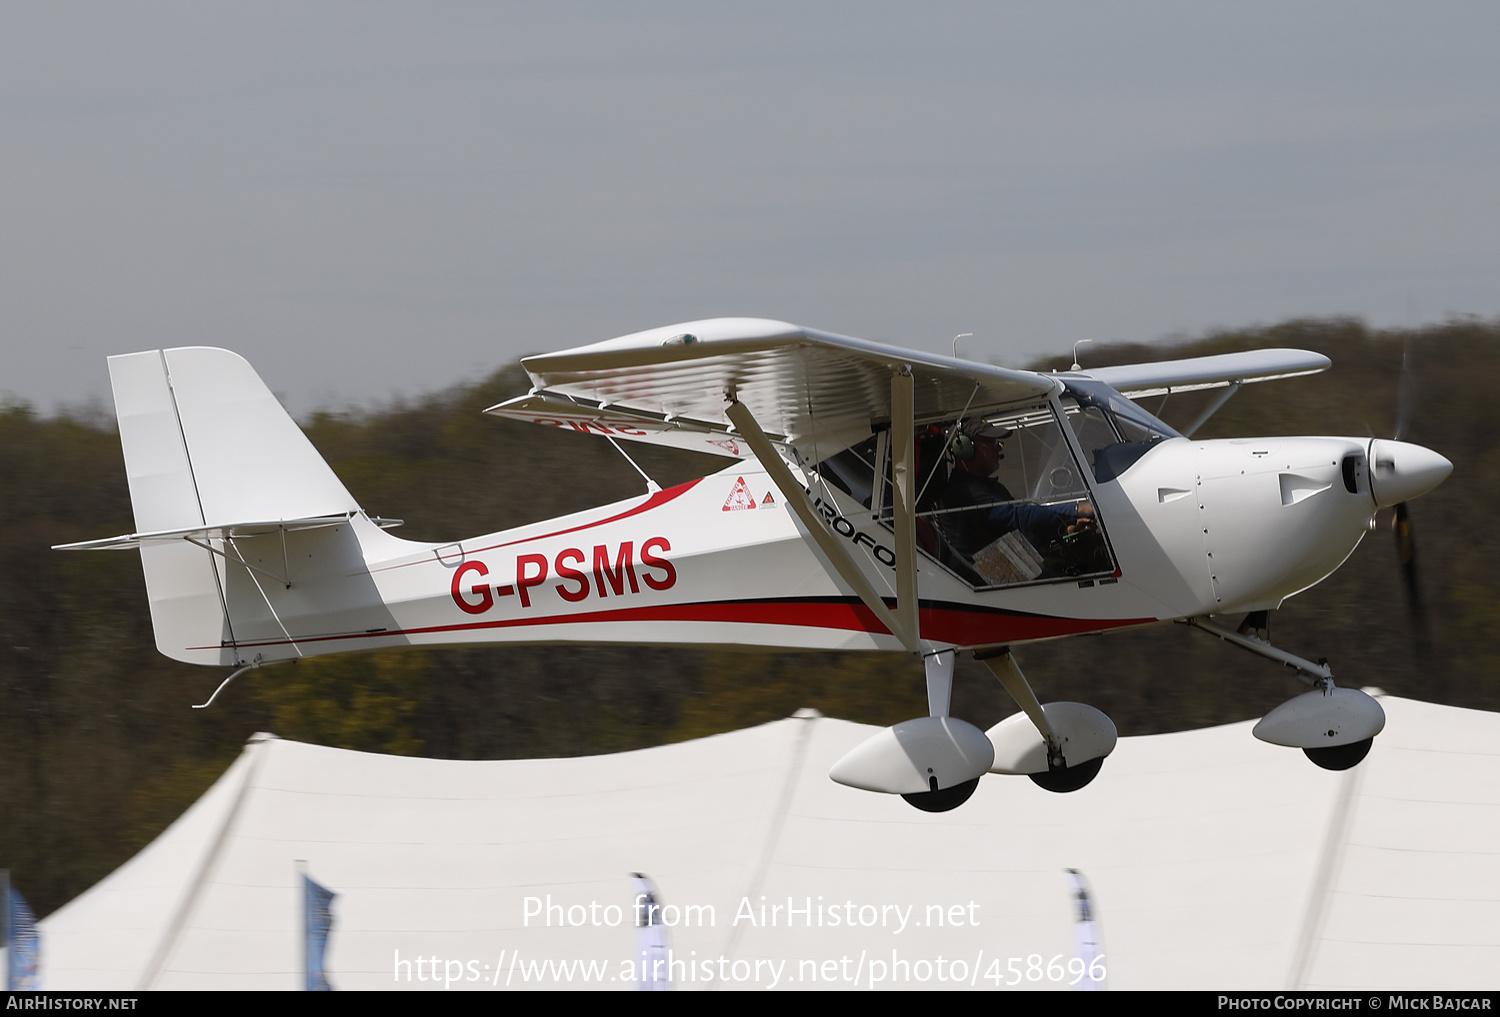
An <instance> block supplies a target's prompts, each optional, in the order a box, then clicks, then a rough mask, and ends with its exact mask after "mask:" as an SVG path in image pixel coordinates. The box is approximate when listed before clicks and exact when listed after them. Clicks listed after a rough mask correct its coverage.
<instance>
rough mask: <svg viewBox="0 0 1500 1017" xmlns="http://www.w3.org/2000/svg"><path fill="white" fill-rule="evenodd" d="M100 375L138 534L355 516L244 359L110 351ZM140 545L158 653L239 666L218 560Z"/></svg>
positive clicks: (201, 351) (174, 543)
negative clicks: (105, 377) (110, 396)
mask: <svg viewBox="0 0 1500 1017" xmlns="http://www.w3.org/2000/svg"><path fill="white" fill-rule="evenodd" d="M109 374H110V382H111V384H112V386H113V388H114V396H115V413H116V415H117V416H118V418H119V422H120V444H121V445H122V446H123V448H124V452H125V472H126V475H127V477H128V478H129V481H130V500H131V504H132V507H133V508H134V510H135V524H136V530H137V531H138V534H148V533H162V532H163V531H179V532H182V531H195V530H210V529H216V528H224V529H226V530H227V529H228V528H232V527H234V526H237V525H244V524H263V523H274V522H277V521H283V520H286V521H290V520H309V519H312V518H315V517H332V516H337V515H344V516H347V515H349V514H350V513H357V512H359V506H358V504H356V503H355V501H354V498H353V497H352V496H351V495H350V494H349V492H348V490H346V489H345V487H344V485H343V484H342V483H341V482H340V481H339V479H338V477H337V476H335V475H334V472H333V470H332V469H330V468H329V466H328V464H327V463H326V462H324V461H323V457H322V456H320V455H319V454H318V452H317V450H316V449H314V448H313V446H312V443H311V442H310V441H308V440H307V436H306V435H304V434H303V433H302V431H301V429H300V428H298V427H297V424H296V422H295V421H293V420H292V418H291V417H290V416H288V415H287V412H286V410H285V409H283V408H282V406H281V404H280V403H279V402H277V400H276V397H275V396H273V395H272V394H271V392H270V390H269V389H268V388H266V385H265V382H263V381H261V379H260V376H259V375H257V374H256V373H255V370H254V368H252V367H251V366H250V365H249V364H248V363H247V362H246V361H245V360H244V358H242V357H240V356H238V355H236V354H234V353H230V352H229V351H228V350H218V349H211V348H208V347H188V348H184V349H175V350H150V351H147V352H145V353H131V354H127V355H125V356H118V357H110V358H109ZM99 543H100V544H103V543H105V542H99ZM117 546H118V545H117ZM139 546H140V549H141V563H142V566H143V567H144V569H145V573H146V591H147V596H148V597H149V598H150V601H151V623H152V626H153V627H154V629H155V630H156V645H157V648H158V649H159V650H160V651H161V652H162V653H164V654H166V655H167V656H169V657H173V658H175V659H177V660H183V661H188V662H189V663H194V664H235V663H239V662H240V661H241V657H242V655H241V653H240V651H239V649H238V647H237V646H236V635H235V633H234V631H233V628H234V626H233V624H232V622H231V613H230V611H229V608H228V604H229V603H230V602H231V600H232V597H231V595H230V594H229V592H228V590H227V582H226V580H227V579H228V578H229V577H228V576H227V574H226V571H225V564H224V561H223V559H222V558H221V557H216V556H215V555H214V554H213V553H212V552H211V551H209V550H207V549H205V547H204V546H203V544H202V543H197V542H193V541H190V540H183V539H176V540H170V541H146V540H143V541H140V543H139ZM241 638H243V635H242V636H241Z"/></svg>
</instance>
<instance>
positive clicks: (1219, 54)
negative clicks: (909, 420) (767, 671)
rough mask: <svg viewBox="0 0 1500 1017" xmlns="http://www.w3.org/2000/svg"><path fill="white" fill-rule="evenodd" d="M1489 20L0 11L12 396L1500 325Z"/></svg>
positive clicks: (5, 319) (1159, 12) (307, 386)
mask: <svg viewBox="0 0 1500 1017" xmlns="http://www.w3.org/2000/svg"><path fill="white" fill-rule="evenodd" d="M1497 42H1500V7H1497V6H1496V5H1494V4H1492V3H1483V4H1423V5H1418V4H1391V3H1380V2H1369V0H1367V2H1362V3H1349V4H1342V3H1318V4H1308V3H1289V4H1274V3H1256V4H1211V3H1190V4H1103V3H1101V4H1089V5H1070V4H1060V3H1046V4H1042V3H1037V4H1025V5H1019V4H1000V3H982V4H960V3H950V4H923V5H920V6H918V5H915V4H878V3H870V2H859V3H831V2H800V3H748V2H742V3H736V4H728V3H709V2H693V3H681V4H672V3H643V2H631V3H617V4H606V3H589V4H567V3H556V2H552V3H545V4H541V3H538V4H525V5H520V4H499V3H472V4H460V3H448V4H445V3H424V4H411V5H384V4H372V3H358V4H344V3H323V4H308V3H296V4H277V3H256V4H206V3H183V4H161V3H137V4H129V5H120V4H106V3H97V4H68V3H57V2H47V3H8V4H6V5H4V6H3V7H0V393H9V394H10V395H12V396H15V397H20V398H25V399H28V400H30V401H32V402H34V403H36V404H38V405H39V406H40V407H42V408H44V409H50V408H52V407H53V406H54V405H56V404H57V403H58V402H60V401H62V402H69V403H76V402H79V401H82V400H85V399H88V398H89V397H91V396H97V397H101V398H107V394H108V382H107V376H106V372H105V368H104V357H105V356H106V355H107V354H109V353H120V352H129V351H132V350H137V349H143V348H150V347H155V346H176V345H194V344H207V345H216V346H226V347H229V348H231V349H235V350H237V351H239V352H241V353H243V354H244V355H245V356H247V357H249V358H250V359H251V361H252V362H253V363H254V364H255V365H256V366H257V367H258V368H259V370H260V371H261V373H262V375H263V376H264V377H265V378H266V380H267V381H268V382H269V383H270V384H271V386H272V387H273V388H274V389H276V390H277V391H278V392H281V393H283V394H284V395H285V397H286V398H287V399H288V401H289V403H290V404H291V406H292V408H293V409H294V411H296V412H298V413H303V412H306V411H307V410H309V409H311V408H313V407H315V406H319V405H341V404H344V403H348V402H355V403H371V402H377V401H380V400H384V399H387V398H389V397H391V396H392V395H395V394H397V393H404V394H418V393H421V392H425V391H430V390H433V389H437V388H442V387H445V386H448V385H451V384H454V383H456V382H460V381H465V380H470V379H473V378H474V377H476V376H479V375H483V374H487V373H488V372H489V371H491V370H493V369H494V368H495V367H497V366H499V365H500V364H502V363H505V362H507V361H509V360H512V359H514V358H516V357H517V356H519V355H521V354H523V353H526V352H533V351H537V350H544V349H556V348H561V347H565V346H572V345H579V344H582V343H586V342H593V341H596V340H599V339H604V338H608V337H610V336H612V335H618V334H621V333H624V332H629V331H634V330H636V329H640V328H647V327H650V326H654V325H663V324H668V323H671V322H675V321H681V320H687V319H691V318H698V317H708V316H715V315H721V314H734V315H740V314H749V315H760V316H766V317H776V318H784V319H787V320H790V321H795V322H799V323H801V324H805V325H811V326H814V327H818V328H824V329H828V330H831V331H835V332H844V333H848V334H852V335H858V336H863V337H865V338H870V339H879V340H884V341H890V342H895V343H898V344H901V345H907V346H914V347H918V348H922V349H928V350H946V349H947V348H948V344H949V342H950V340H951V338H952V336H953V334H954V333H956V332H974V333H976V335H975V338H973V339H970V340H965V341H964V344H963V345H962V346H961V352H963V353H965V354H966V355H968V356H971V357H973V358H975V359H986V360H988V359H994V360H999V361H1001V362H1005V363H1017V362H1020V361H1022V360H1024V359H1025V358H1027V357H1028V356H1030V355H1032V354H1034V353H1036V352H1040V351H1049V350H1050V351H1066V349H1067V348H1068V347H1069V345H1070V344H1071V343H1072V342H1073V341H1074V340H1075V339H1079V338H1084V337H1090V338H1093V339H1095V340H1098V341H1105V340H1112V339H1128V340H1151V339H1156V338H1159V337H1162V336H1165V335H1170V334H1173V333H1198V332H1201V331H1203V330H1205V329H1208V328H1211V327H1214V326H1235V325H1246V324H1252V323H1269V322H1274V321H1278V320H1281V319H1284V318H1287V317H1291V316H1297V315H1320V316H1321V315H1333V314H1355V315H1360V316H1362V317H1365V318H1367V319H1368V320H1370V321H1371V322H1373V323H1375V324H1377V325H1400V324H1407V323H1416V322H1418V321H1423V320H1433V319H1438V318H1441V317H1443V316H1444V315H1446V314H1450V313H1460V314H1461V313H1471V314H1479V315H1483V316H1486V317H1489V316H1493V315H1495V314H1497V313H1500V290H1497V286H1496V282H1497V279H1500V201H1497V193H1496V192H1497V182H1500V172H1497V171H1500V130H1497V128H1500V60H1496V59H1495V50H1496V44H1497Z"/></svg>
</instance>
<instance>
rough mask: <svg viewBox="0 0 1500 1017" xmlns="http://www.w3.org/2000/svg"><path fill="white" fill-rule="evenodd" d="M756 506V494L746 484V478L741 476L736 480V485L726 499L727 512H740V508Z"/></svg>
mask: <svg viewBox="0 0 1500 1017" xmlns="http://www.w3.org/2000/svg"><path fill="white" fill-rule="evenodd" d="M754 507H755V495H753V494H751V493H750V489H749V488H748V487H746V486H745V478H744V477H739V478H737V479H736V480H735V482H734V487H733V489H732V490H730V492H729V497H728V498H725V499H724V511H725V512H738V511H739V510H740V509H753V508H754Z"/></svg>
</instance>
